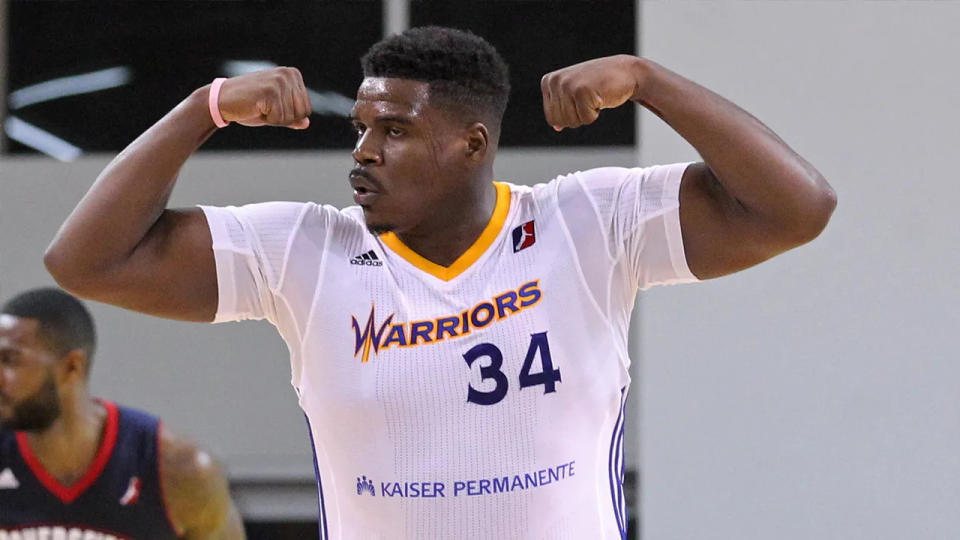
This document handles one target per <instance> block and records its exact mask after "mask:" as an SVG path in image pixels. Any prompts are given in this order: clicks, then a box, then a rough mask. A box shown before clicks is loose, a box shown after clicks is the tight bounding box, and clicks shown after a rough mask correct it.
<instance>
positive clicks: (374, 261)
mask: <svg viewBox="0 0 960 540" xmlns="http://www.w3.org/2000/svg"><path fill="white" fill-rule="evenodd" d="M350 264H356V265H359V266H383V261H381V260H380V259H379V258H378V257H377V254H376V253H374V252H373V250H372V249H371V250H370V251H368V252H366V253H364V254H363V255H357V256H356V257H354V258H352V259H350Z"/></svg>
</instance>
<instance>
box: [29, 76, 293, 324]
mask: <svg viewBox="0 0 960 540" xmlns="http://www.w3.org/2000/svg"><path fill="white" fill-rule="evenodd" d="M208 96H209V87H206V86H205V87H203V88H200V89H198V90H196V91H194V92H193V93H192V94H191V95H190V96H189V97H188V98H187V99H185V100H184V101H183V102H181V103H180V104H179V105H177V106H176V107H175V108H174V109H173V110H172V111H170V112H169V113H167V115H166V116H164V117H163V118H162V119H161V120H160V121H159V122H157V123H156V124H154V125H153V126H152V127H151V128H150V129H148V130H147V131H146V132H144V133H143V134H142V135H140V137H138V138H137V139H136V140H135V141H133V142H132V143H131V144H130V145H129V146H128V147H127V148H126V149H124V150H123V152H121V153H120V154H119V155H118V156H117V157H116V158H114V160H113V161H111V162H110V164H109V165H108V166H107V168H106V169H104V170H103V172H102V173H101V174H100V176H99V177H98V178H97V180H96V182H94V184H93V186H92V187H91V188H90V190H89V191H88V192H87V194H86V195H85V196H84V197H83V199H82V200H81V201H80V203H79V204H78V205H77V207H76V208H75V209H74V211H73V212H72V213H71V214H70V216H69V217H68V218H67V220H66V221H65V222H64V224H63V226H62V227H61V228H60V231H59V232H58V233H57V235H56V237H55V238H54V239H53V242H52V243H51V244H50V246H49V247H48V248H47V252H46V254H45V255H44V264H46V266H47V270H48V271H49V272H50V274H51V275H52V276H53V277H54V279H56V280H57V282H58V283H59V284H60V285H61V286H62V287H63V288H65V289H67V290H69V291H71V292H73V293H74V294H76V295H78V296H82V297H86V298H90V299H93V300H97V301H100V302H105V303H108V304H114V305H117V306H120V307H124V308H128V309H133V310H136V311H141V312H144V313H149V314H153V315H159V316H162V317H169V318H173V319H182V320H192V321H210V320H213V317H214V315H215V313H216V308H217V277H216V265H215V262H214V256H213V250H212V249H211V237H210V231H209V229H208V227H207V223H206V219H205V217H204V215H203V213H202V212H201V211H200V210H198V209H188V210H170V209H167V208H166V206H167V201H168V199H169V197H170V193H171V191H172V190H173V186H174V183H175V182H176V179H177V174H178V173H179V171H180V168H181V167H182V166H183V164H184V162H185V161H186V160H187V158H189V157H190V155H191V154H193V152H194V151H196V149H197V148H199V147H200V145H201V144H203V142H204V141H206V140H207V138H209V137H210V135H211V134H213V132H214V131H215V129H216V128H215V126H214V124H213V120H212V119H211V117H210V112H209V108H208V105H207V98H208ZM219 103H220V112H221V113H222V115H223V117H224V119H225V120H227V121H235V122H238V123H241V124H244V125H247V126H260V125H278V126H286V127H291V128H295V129H303V128H305V127H307V126H308V125H309V120H308V119H307V116H308V115H309V114H310V103H309V99H308V97H307V93H306V88H305V87H304V86H303V80H302V78H301V77H300V72H299V71H297V70H296V69H293V68H277V69H274V70H269V71H264V72H259V73H252V74H249V75H243V76H241V77H236V78H233V79H229V80H228V81H226V82H225V83H224V85H223V90H222V92H221V94H220V100H219Z"/></svg>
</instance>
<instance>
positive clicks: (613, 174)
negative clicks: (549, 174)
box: [504, 167, 643, 213]
mask: <svg viewBox="0 0 960 540" xmlns="http://www.w3.org/2000/svg"><path fill="white" fill-rule="evenodd" d="M642 171H643V170H642V169H639V168H628V167H598V168H594V169H587V170H577V171H573V172H569V173H565V174H559V175H557V176H555V177H554V178H552V179H551V180H549V181H546V182H541V183H537V184H534V185H530V186H526V185H518V184H512V183H509V182H504V184H506V185H507V186H509V187H510V192H511V195H512V197H514V198H515V200H516V204H517V205H519V206H521V207H524V206H530V207H534V208H536V209H537V211H538V213H543V212H546V211H549V210H550V209H553V208H556V207H558V206H562V205H563V204H564V202H569V200H570V199H571V198H583V197H589V196H590V195H591V194H592V192H596V191H602V190H604V189H611V188H613V189H615V188H618V187H620V186H622V185H624V184H625V183H628V182H629V180H630V179H631V177H637V176H639V175H642Z"/></svg>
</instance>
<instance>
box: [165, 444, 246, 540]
mask: <svg viewBox="0 0 960 540" xmlns="http://www.w3.org/2000/svg"><path fill="white" fill-rule="evenodd" d="M160 456H161V460H162V462H161V465H162V469H161V472H162V475H161V478H160V481H161V482H162V484H163V493H164V499H165V501H164V503H165V504H166V505H167V509H168V510H169V512H170V519H171V520H172V521H173V524H174V526H175V527H176V528H177V529H178V530H179V531H180V532H181V533H182V534H183V537H184V538H186V539H188V540H220V539H223V540H238V539H239V540H242V539H243V538H245V537H246V535H245V533H244V530H243V521H242V520H241V519H240V513H239V512H237V508H236V506H234V504H233V500H232V499H231V498H230V492H229V489H228V484H227V479H226V477H225V476H224V474H223V471H222V470H221V469H220V467H219V466H218V465H217V464H216V463H215V462H214V461H213V459H212V458H211V457H210V456H209V455H208V454H207V453H206V452H203V451H201V450H198V449H197V448H196V447H195V446H194V445H193V444H191V443H189V442H187V441H185V440H183V439H181V438H179V437H177V436H175V435H172V434H170V433H169V432H168V431H167V430H166V429H164V430H163V431H162V432H161V434H160Z"/></svg>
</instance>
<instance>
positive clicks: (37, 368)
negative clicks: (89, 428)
mask: <svg viewBox="0 0 960 540" xmlns="http://www.w3.org/2000/svg"><path fill="white" fill-rule="evenodd" d="M38 327H39V323H38V322H37V321H36V320H34V319H23V318H20V317H13V316H11V315H6V314H2V313H0V428H2V429H8V430H23V431H42V430H44V429H46V428H48V427H50V425H51V424H52V423H53V422H54V420H56V419H57V417H59V416H60V397H59V393H58V391H57V384H56V380H55V378H54V373H53V372H54V365H55V364H56V360H57V358H56V355H55V354H54V353H53V352H51V351H50V350H49V349H47V348H46V347H45V346H44V345H43V343H42V342H41V340H39V339H37V335H36V333H37V328H38Z"/></svg>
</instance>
